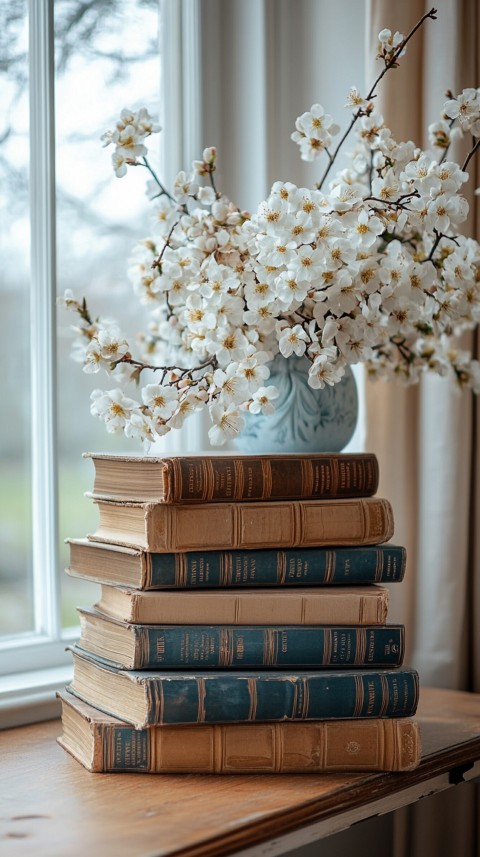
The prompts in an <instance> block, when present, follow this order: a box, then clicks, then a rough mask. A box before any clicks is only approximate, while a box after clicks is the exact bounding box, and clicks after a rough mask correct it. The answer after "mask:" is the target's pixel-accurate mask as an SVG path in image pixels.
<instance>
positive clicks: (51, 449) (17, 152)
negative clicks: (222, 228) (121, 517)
mask: <svg viewBox="0 0 480 857" xmlns="http://www.w3.org/2000/svg"><path fill="white" fill-rule="evenodd" d="M297 3H298V5H297ZM299 7H300V14H298V13H297V10H298V8H299ZM360 7H361V8H360ZM355 9H356V11H355V13H354V14H355V21H356V24H355V27H353V25H352V31H357V32H358V31H359V30H360V27H361V24H362V22H363V15H364V9H363V4H359V6H358V9H357V7H355ZM320 16H324V17H323V18H322V20H324V21H325V27H323V28H322V27H321V26H319V18H320ZM297 21H298V22H300V23H301V26H300V23H299V28H298V33H297V36H296V39H297V41H295V40H294V43H295V44H297V43H298V44H299V45H300V44H301V45H302V50H303V47H305V52H306V57H307V59H305V60H303V59H302V63H301V67H299V74H298V76H294V79H293V78H292V79H291V76H290V75H291V68H290V65H291V64H289V63H290V60H288V61H287V60H284V59H283V58H284V57H290V51H291V32H292V28H293V29H294V30H295V26H296V24H297ZM342 27H343V22H342V16H341V15H338V14H337V12H336V11H335V12H333V11H332V7H331V4H330V3H329V0H318V4H313V5H312V4H310V3H309V2H306V0H305V2H303V0H295V3H294V2H293V0H291V2H290V3H289V4H279V5H278V6H276V5H272V4H271V3H270V2H267V0H258V2H257V3H255V4H243V3H240V2H239V3H231V4H225V3H223V2H222V0H209V2H208V3H207V2H205V0H182V2H181V3H180V2H178V0H90V2H87V3H85V2H81V0H10V2H9V3H3V4H0V103H1V106H2V108H3V109H2V111H1V112H0V117H1V118H0V221H1V223H0V226H1V230H0V257H1V271H2V276H1V278H0V293H1V299H2V302H1V310H2V311H0V334H1V336H2V344H3V345H4V353H5V355H6V357H5V359H4V361H2V369H1V372H0V396H1V402H2V417H3V418H2V421H1V429H0V512H1V514H0V541H1V544H2V550H1V554H0V556H1V559H0V603H1V605H2V606H1V608H0V715H1V713H2V704H3V703H2V692H3V699H4V700H5V703H4V705H5V706H7V707H8V706H10V707H11V705H12V701H13V700H14V699H15V700H17V699H18V694H19V691H20V704H22V705H23V704H25V706H26V707H27V706H28V704H29V701H30V700H33V701H34V702H35V701H36V702H38V701H42V700H44V699H45V700H46V701H47V702H48V704H50V703H51V699H52V691H53V689H54V688H55V687H56V686H60V685H62V684H64V683H65V681H66V677H67V675H68V671H69V669H70V657H69V655H67V654H66V653H65V642H67V641H68V640H69V639H75V637H76V636H77V631H76V629H75V628H74V627H72V626H73V625H74V624H75V623H76V614H75V611H74V606H75V604H76V603H83V604H88V603H92V601H93V600H94V599H95V590H92V589H89V587H88V585H87V584H86V583H83V582H82V583H80V582H79V583H75V582H73V581H72V580H70V579H68V578H67V577H66V576H65V575H64V574H63V572H62V570H63V567H64V565H65V563H66V561H67V557H68V552H67V550H66V547H65V545H64V544H63V539H64V538H65V536H72V537H78V536H82V535H84V534H85V533H86V532H88V531H89V530H91V529H92V528H93V527H95V526H96V513H95V509H94V507H93V504H91V503H90V502H89V501H88V500H87V499H84V498H83V496H82V495H83V492H84V491H85V490H88V489H89V488H90V487H91V479H92V471H91V469H90V468H91V466H90V465H89V464H88V463H87V462H84V461H82V459H81V454H82V452H84V451H86V450H89V449H94V450H101V449H106V448H108V449H109V451H121V450H122V448H123V449H124V450H125V449H131V445H130V443H129V442H127V441H125V440H123V442H122V438H121V437H120V436H118V437H117V436H112V435H109V436H107V435H106V434H105V431H104V427H103V425H102V424H100V423H97V422H96V421H95V420H93V419H92V418H91V417H90V415H89V413H88V401H89V395H90V391H91V389H92V381H91V378H90V377H88V376H85V375H83V374H82V372H81V371H80V370H79V369H78V370H76V369H75V366H74V365H73V364H72V363H71V361H70V359H69V356H68V355H69V352H70V344H71V341H70V338H69V336H68V335H67V327H68V325H69V323H70V320H69V318H68V317H67V316H66V315H65V314H64V313H61V312H60V311H59V313H58V327H57V325H56V305H55V296H56V293H57V292H58V294H63V292H64V290H65V289H66V288H71V289H73V290H74V292H76V293H77V294H79V295H82V294H85V295H86V296H87V298H88V297H89V296H90V295H92V307H94V310H95V311H96V312H98V313H106V312H107V313H108V314H112V315H116V316H118V317H120V311H121V309H122V308H123V311H124V320H123V321H125V325H124V326H125V329H126V331H127V332H129V333H130V332H135V331H136V330H137V329H138V326H139V324H138V321H139V319H138V316H135V315H134V310H135V313H137V312H138V306H137V304H136V302H135V304H132V302H131V301H130V286H129V284H128V282H127V281H126V267H127V266H126V257H127V255H128V247H129V246H133V244H134V243H135V241H136V240H137V238H139V237H141V236H143V235H145V234H148V217H149V207H148V205H146V204H145V202H146V201H145V197H144V192H143V186H142V184H143V183H142V180H141V178H139V176H138V175H137V171H134V173H131V174H127V176H126V177H125V178H123V179H122V181H121V182H119V181H118V180H117V179H115V177H114V176H113V171H112V170H111V168H110V152H109V150H108V149H107V150H104V151H103V150H102V148H101V145H100V141H99V139H98V138H99V137H100V135H101V133H102V132H103V131H104V130H106V129H108V128H111V127H112V123H113V122H114V121H115V118H116V116H117V115H118V112H119V111H120V110H121V108H122V107H124V106H129V107H132V108H137V107H138V106H140V105H141V104H146V105H147V106H148V107H149V109H150V110H151V112H152V113H155V112H158V113H159V114H160V122H161V124H162V126H163V129H164V130H163V132H162V134H161V135H158V136H156V137H155V138H152V146H153V145H154V143H155V142H157V141H158V143H159V144H162V145H163V149H162V150H159V151H158V152H157V154H156V155H155V154H153V149H152V146H151V147H150V151H151V152H152V156H153V157H158V158H159V160H160V161H161V163H162V165H163V168H161V170H160V171H161V173H162V175H163V176H164V177H165V179H166V182H167V184H171V181H172V179H173V177H174V175H175V174H176V172H177V171H178V170H180V169H184V168H188V165H189V163H190V162H191V160H192V159H193V158H196V157H198V156H199V153H201V152H202V150H203V148H204V147H205V146H207V145H212V144H216V145H218V147H219V151H220V153H221V158H222V168H221V171H220V172H219V180H220V186H221V187H222V189H223V190H225V192H226V193H227V194H229V195H230V196H231V197H232V199H235V200H236V201H237V202H238V204H239V205H240V206H242V207H243V206H248V205H251V206H256V205H257V203H258V202H259V200H260V199H261V198H262V196H263V195H264V194H265V193H266V192H268V188H269V186H270V184H271V181H273V180H274V179H277V178H281V177H284V176H288V174H289V173H290V166H292V171H291V173H292V174H291V176H290V177H291V179H292V180H293V181H297V183H299V184H300V183H309V184H311V183H313V181H315V178H316V176H315V175H314V174H313V172H311V173H308V172H303V169H304V165H303V166H302V165H301V164H300V163H299V162H298V157H297V152H296V151H294V147H293V144H291V141H290V139H289V134H290V132H291V130H292V128H293V124H294V120H295V116H297V115H298V113H299V112H301V111H302V110H303V109H307V107H308V106H309V105H310V103H312V102H313V101H314V100H315V99H316V98H317V97H320V98H321V97H322V91H320V92H318V91H317V90H318V89H319V86H318V84H319V83H320V82H321V80H323V79H324V70H325V69H324V66H323V65H322V66H321V67H320V57H322V55H323V54H325V55H326V56H327V60H325V62H326V64H327V66H328V69H329V73H330V78H329V80H328V81H327V84H328V87H329V91H330V102H333V103H337V104H341V103H342V101H341V99H342V98H343V93H344V92H345V91H347V90H348V87H349V85H350V84H351V78H352V76H353V75H358V69H359V68H361V67H362V56H361V54H362V51H361V47H360V46H359V43H358V40H357V42H356V43H355V45H352V50H351V51H349V56H350V54H351V62H352V66H354V72H353V75H352V73H351V71H350V69H345V68H344V65H345V64H342V67H341V68H340V67H337V65H338V64H336V53H335V51H336V48H335V45H336V44H337V43H339V41H341V40H342V39H343V36H344V34H343V29H342ZM295 32H297V31H296V30H295ZM327 34H328V36H327ZM335 34H338V35H335ZM319 39H320V42H321V44H320V49H319V47H318V45H319V42H318V40H319ZM282 48H283V50H282ZM252 51H253V53H252ZM322 52H323V54H322ZM251 55H252V56H253V62H252V63H251V64H249V63H246V62H245V57H246V56H251ZM202 57H203V61H202ZM160 59H161V61H160ZM322 62H323V60H322ZM332 70H333V71H332ZM300 72H301V73H300ZM347 72H348V73H347ZM307 73H308V74H307ZM304 77H305V79H304ZM307 77H308V79H309V84H308V86H306V84H305V81H306V79H307ZM273 78H274V79H273ZM277 78H278V81H277ZM344 78H345V80H344ZM357 80H358V78H357ZM276 81H277V83H278V85H276ZM322 86H324V84H322ZM310 89H311V90H312V92H311V93H310V91H309V90H310ZM287 96H288V97H287ZM339 98H340V100H339ZM330 102H329V101H328V100H327V101H326V102H325V105H326V107H327V109H331V108H330ZM157 105H158V106H159V107H160V106H161V107H162V108H163V109H162V110H156V109H155V108H156V106H157ZM267 120H268V121H267ZM277 132H278V133H277ZM252 143H254V145H253V146H252ZM252 152H253V155H254V156H253V155H252ZM166 153H167V154H168V157H167V154H166ZM309 169H312V170H313V168H309ZM120 321H122V319H121V317H120ZM188 428H189V434H190V438H189V440H190V442H191V435H192V431H193V433H195V432H196V437H195V438H194V443H197V444H198V443H200V444H201V443H202V440H201V430H200V428H199V427H198V426H197V427H196V428H195V427H192V426H191V425H190V427H188ZM172 434H173V433H172ZM199 438H200V440H199ZM169 441H170V442H171V444H172V446H173V449H175V450H177V451H179V450H180V449H181V448H182V447H181V444H182V439H181V437H179V434H176V435H175V436H174V437H171V438H170V436H169ZM203 443H205V441H203ZM357 448H358V441H357ZM59 498H60V502H59ZM42 669H43V670H50V672H46V673H45V675H44V677H43V684H41V683H39V678H38V675H39V674H38V673H36V674H34V671H39V670H40V671H41V670H42ZM52 670H53V672H52ZM1 676H3V678H1ZM8 676H10V678H8ZM22 694H23V696H22ZM22 700H23V702H22ZM21 716H22V717H23V715H21ZM36 716H38V711H37V712H36ZM40 716H41V715H40ZM25 717H27V714H25ZM10 722H20V719H19V717H17V718H16V719H15V718H13V717H10Z"/></svg>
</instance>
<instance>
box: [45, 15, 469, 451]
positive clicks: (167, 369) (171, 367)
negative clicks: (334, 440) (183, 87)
mask: <svg viewBox="0 0 480 857" xmlns="http://www.w3.org/2000/svg"><path fill="white" fill-rule="evenodd" d="M435 16H436V10H435V9H431V10H430V12H428V13H426V14H425V15H424V16H423V17H422V18H421V19H420V20H419V22H418V23H417V24H416V26H415V27H414V28H413V30H412V31H411V32H410V33H409V34H408V36H407V37H404V36H402V35H401V34H400V33H395V34H394V35H392V33H391V31H390V30H382V32H381V33H380V34H379V56H380V58H381V59H383V61H384V66H385V67H384V68H383V70H382V72H381V73H380V74H379V76H378V78H377V80H376V81H375V83H374V84H373V86H372V88H371V89H370V92H369V93H368V96H367V99H363V98H362V97H361V95H360V94H359V92H358V90H357V89H356V88H355V87H352V89H351V90H350V92H349V94H348V106H349V107H352V106H353V107H354V108H355V109H354V113H353V116H352V119H351V121H350V126H349V128H348V129H347V131H346V132H345V133H344V135H343V136H342V138H341V140H340V142H339V144H338V145H337V146H336V148H333V143H332V141H333V137H334V136H336V135H337V134H339V133H340V129H339V128H338V126H336V125H335V123H334V122H333V119H332V117H331V116H328V115H327V114H326V113H325V111H324V109H323V107H322V106H321V105H320V104H314V105H313V106H312V107H311V109H310V111H308V112H307V113H304V114H302V116H300V117H298V119H297V121H296V123H295V124H296V130H295V132H294V133H293V135H292V137H293V139H294V140H295V141H296V142H297V143H298V144H299V146H300V150H301V155H302V157H303V158H305V159H307V160H313V159H314V158H316V157H319V156H321V155H322V154H323V152H326V155H327V159H328V165H327V168H326V170H325V172H324V176H323V178H322V181H321V182H320V184H319V185H317V186H316V187H314V188H299V187H296V186H295V185H294V184H293V183H291V182H288V181H287V182H280V181H276V182H274V184H273V186H272V188H271V192H270V194H269V196H268V198H267V199H266V200H264V201H263V202H262V203H261V204H260V205H259V207H258V210H257V211H256V212H255V213H254V214H253V215H250V214H248V213H247V212H241V211H240V210H239V208H238V207H237V206H236V205H235V204H234V203H233V202H231V201H230V200H229V199H228V198H227V197H226V196H225V195H223V194H222V193H220V192H219V191H218V190H217V188H216V185H215V180H214V172H215V169H216V158H217V152H216V149H215V148H214V147H209V148H206V149H205V150H204V151H203V153H202V157H201V158H200V159H199V160H198V161H194V162H193V164H192V168H191V170H190V171H189V172H184V171H181V172H180V173H178V175H177V177H176V178H175V181H174V184H173V188H172V189H171V191H167V190H166V189H165V188H164V186H163V184H162V183H161V181H160V180H159V178H158V176H156V174H155V172H154V171H153V170H152V169H151V168H150V165H149V163H148V160H147V157H146V154H147V150H146V146H145V141H146V140H147V138H148V137H149V136H150V135H151V134H152V133H156V132H157V131H158V130H159V128H158V126H157V125H155V123H154V122H153V121H152V119H151V117H150V116H149V114H148V111H146V110H145V109H142V110H139V111H138V112H132V111H129V110H124V111H122V113H121V116H120V119H119V121H118V122H117V124H116V128H115V130H114V131H112V132H107V134H106V135H104V142H106V144H107V145H108V144H113V145H114V148H115V150H114V154H113V156H112V161H113V167H114V171H115V173H116V175H117V176H119V177H121V176H123V175H124V174H125V172H126V171H127V168H128V167H129V166H136V165H141V166H144V167H146V168H147V169H148V170H149V171H150V174H151V175H152V177H153V179H154V180H155V182H156V185H157V186H158V187H159V188H160V190H161V193H160V194H158V195H157V196H156V198H155V200H154V205H155V223H156V226H155V229H154V233H153V237H152V238H148V239H145V240H143V241H141V242H139V244H138V246H137V247H136V248H135V250H134V252H133V255H132V259H131V263H130V268H129V276H130V278H131V280H132V284H133V290H134V293H135V295H136V297H137V298H138V299H139V300H140V302H141V303H143V304H145V305H147V306H148V307H149V308H150V309H151V310H152V312H151V316H150V324H149V327H148V332H147V333H146V334H144V335H143V337H142V340H141V342H142V344H143V350H144V354H143V356H142V355H140V358H138V359H137V358H136V357H134V356H133V354H132V349H131V348H130V345H129V342H128V340H127V339H126V338H125V337H124V336H123V334H122V333H121V331H120V328H119V327H118V326H117V325H116V324H115V323H114V322H112V321H111V320H105V319H98V318H97V319H95V320H94V317H93V316H92V314H91V313H90V311H89V309H88V307H87V304H86V301H85V300H83V301H77V300H76V299H75V298H74V296H73V295H72V294H71V292H67V293H66V294H65V296H64V298H63V299H62V302H63V303H64V305H65V306H66V307H67V308H68V309H70V310H73V311H74V312H75V313H76V316H77V324H76V326H75V327H74V330H75V333H76V340H75V343H74V357H75V359H77V360H78V361H79V362H80V363H81V364H82V365H83V369H84V371H85V372H88V373H92V374H96V373H99V372H100V371H102V370H103V371H104V372H105V373H106V374H107V376H108V377H109V379H110V383H109V387H111V389H107V390H100V389H97V390H94V391H93V393H92V396H91V412H92V414H94V415H95V416H97V417H99V418H100V419H101V420H103V421H104V422H105V425H106V428H107V431H109V432H114V431H121V432H124V433H125V434H126V435H127V436H128V437H134V438H138V439H140V440H141V441H142V442H143V444H144V446H145V449H148V447H149V445H150V444H151V443H153V442H155V441H156V440H157V439H158V438H159V437H160V436H162V435H163V434H165V433H166V432H168V431H170V430H171V429H173V428H180V426H181V425H182V424H183V422H184V420H185V419H186V418H187V417H188V416H189V415H190V414H191V413H193V412H195V411H196V410H199V409H201V408H203V409H205V408H206V409H207V410H208V413H209V416H210V419H211V422H212V426H211V428H210V430H209V438H210V441H211V443H213V444H221V443H223V442H224V441H225V440H227V439H229V438H232V437H235V436H236V435H237V434H238V433H239V432H240V431H242V429H243V427H244V425H245V421H246V419H248V414H257V413H262V414H269V413H271V412H272V411H273V410H274V409H275V401H276V399H277V397H278V390H277V389H276V387H275V386H274V385H273V384H269V383H268V379H269V377H270V366H271V364H272V361H273V360H274V358H277V357H278V359H282V358H286V359H288V358H290V357H303V358H305V361H304V363H305V374H306V376H307V380H308V384H309V386H310V387H312V388H313V389H323V388H324V387H325V386H326V385H330V386H332V385H335V384H337V383H338V382H339V381H340V380H341V379H342V377H343V375H344V374H345V370H346V368H347V367H348V366H349V365H350V364H355V363H358V362H361V363H364V364H365V365H366V367H367V373H368V376H369V377H370V378H373V379H375V378H385V379H388V380H394V379H395V380H400V381H402V382H404V383H415V382H416V381H418V380H419V378H420V377H421V375H422V373H423V372H426V371H429V372H435V373H437V374H439V375H449V376H450V377H452V378H453V379H455V381H456V383H457V384H458V386H459V387H469V388H471V389H472V390H474V391H475V392H480V365H479V363H478V361H476V360H474V359H473V358H472V355H471V353H470V352H467V351H460V350H458V349H457V347H456V344H455V341H454V338H453V334H454V333H455V335H457V334H460V333H462V332H463V331H464V330H469V329H472V328H474V327H475V326H477V325H478V323H479V321H480V245H479V244H478V242H477V241H475V240H473V239H472V238H468V237H465V236H464V235H462V234H460V230H461V224H463V223H464V222H465V220H466V217H467V213H468V205H467V202H466V200H465V198H464V197H463V196H462V194H461V188H462V185H463V184H464V183H465V182H466V181H467V180H468V173H467V172H466V170H467V167H468V166H469V164H470V161H471V159H472V157H473V155H474V154H476V153H477V152H478V150H479V148H480V89H473V88H470V89H465V90H464V91H463V92H462V93H460V94H459V95H457V96H455V97H454V96H453V95H452V93H450V92H449V93H447V98H448V100H447V101H446V103H445V104H444V105H443V110H442V113H441V119H440V121H439V122H438V123H436V124H435V125H433V126H430V129H429V131H430V138H431V140H432V143H433V146H434V148H435V150H436V151H437V153H438V151H439V150H442V157H441V158H440V157H438V156H437V157H435V155H434V153H431V152H425V151H422V150H421V149H419V148H417V147H416V146H415V144H414V143H413V142H407V143H398V142H396V141H395V140H394V139H393V137H392V134H391V131H390V129H388V128H387V127H386V126H385V124H384V121H383V119H382V117H381V116H379V115H378V114H376V113H375V111H374V107H373V103H372V99H373V98H374V97H375V93H376V89H377V86H378V85H379V83H380V81H381V80H382V78H383V76H384V75H385V74H386V72H387V71H388V70H389V69H390V68H394V67H396V66H397V65H398V60H399V59H400V57H401V56H402V54H403V52H404V51H405V47H406V45H407V43H408V42H409V41H410V39H411V38H412V37H413V35H414V33H416V32H417V31H418V30H419V28H420V27H421V26H422V24H423V23H424V21H425V20H426V19H427V18H432V19H435ZM447 120H448V121H447ZM355 125H356V126H357V127H356V135H355V136H356V145H355V148H354V150H353V152H352V157H351V163H350V166H349V167H348V168H347V169H345V170H343V171H341V172H339V173H337V174H336V175H334V177H333V179H332V180H331V182H330V187H329V190H328V191H324V190H321V189H320V188H321V187H322V185H323V184H324V183H325V179H326V177H327V175H328V174H329V172H330V170H331V168H332V166H333V164H334V162H335V159H336V157H337V154H338V152H339V150H340V148H341V146H342V145H343V143H344V141H345V140H346V138H347V136H348V134H349V133H350V132H351V131H352V130H353V128H354V126H355ZM466 133H471V135H472V137H473V144H472V148H471V151H470V152H469V154H468V155H467V157H466V159H465V161H464V163H463V165H462V166H461V167H460V166H459V165H458V164H457V163H455V162H453V161H449V160H447V158H446V154H447V151H448V147H449V145H450V141H451V140H452V139H454V138H455V136H462V135H463V134H466ZM148 373H151V376H150V378H151V379H153V380H151V382H150V383H149V382H148V381H147V380H146V379H147V378H148V377H149V376H148ZM134 384H136V387H135V388H134V390H135V392H134V393H132V395H131V396H130V395H127V390H128V388H129V385H130V387H132V386H133V385H134Z"/></svg>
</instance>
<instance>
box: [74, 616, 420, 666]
mask: <svg viewBox="0 0 480 857" xmlns="http://www.w3.org/2000/svg"><path fill="white" fill-rule="evenodd" d="M78 613H79V616H80V628H81V635H80V640H79V641H78V645H79V647H80V648H81V649H84V650H86V651H87V652H90V653H91V654H93V655H97V656H98V657H100V658H102V659H103V660H105V661H109V662H110V663H111V664H112V665H113V666H116V667H120V668H122V669H135V670H142V669H158V668H162V669H184V668H188V667H191V668H193V667H199V668H200V669H202V670H204V669H222V668H223V669H255V668H256V667H277V668H279V669H291V668H296V669H309V668H313V669H320V668H322V667H335V668H337V667H344V666H345V667H348V666H350V667H352V666H360V667H369V668H371V667H377V668H378V667H394V666H399V665H400V664H401V663H402V660H403V655H404V650H405V639H404V626H403V625H380V626H375V625H373V626H372V625H370V626H364V627H360V626H358V625H354V626H348V625H341V626H334V625H323V626H311V625H285V626H282V625H268V626H266V627H259V626H257V627H256V626H254V625H238V626H235V625H223V626H222V625H205V624H202V625H136V624H132V623H130V622H120V621H118V620H116V619H111V618H110V617H108V616H104V615H102V614H101V613H99V612H98V611H96V610H91V609H82V608H78Z"/></svg>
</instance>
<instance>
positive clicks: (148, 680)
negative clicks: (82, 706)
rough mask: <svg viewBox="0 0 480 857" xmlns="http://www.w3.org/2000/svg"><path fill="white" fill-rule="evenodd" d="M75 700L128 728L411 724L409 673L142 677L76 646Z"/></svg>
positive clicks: (413, 677)
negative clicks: (394, 720) (366, 721)
mask: <svg viewBox="0 0 480 857" xmlns="http://www.w3.org/2000/svg"><path fill="white" fill-rule="evenodd" d="M71 651H72V653H73V660H74V674H73V681H72V684H71V685H70V687H69V690H71V691H72V692H73V693H74V694H75V695H76V696H78V697H79V698H80V699H83V700H84V702H88V703H89V704H90V705H93V706H94V707H96V708H99V709H100V710H102V711H105V712H106V713H108V714H112V715H113V716H114V717H118V718H119V719H120V720H124V721H126V722H127V723H131V724H132V725H133V726H135V728H136V729H144V728H145V727H147V726H153V725H159V724H163V723H178V724H182V723H184V724H189V723H243V722H257V721H259V722H280V721H284V720H331V719H339V720H343V719H346V718H364V717H410V716H411V715H413V714H414V713H415V711H416V708H417V702H418V686H419V685H418V674H417V673H416V671H415V670H412V669H403V668H400V669H396V670H343V671H342V670H337V671H334V672H333V671H330V670H326V671H320V670H318V671H308V672H304V671H298V672H292V671H291V670H283V671H275V672H267V671H265V670H256V671H252V670H248V671H242V672H228V671H227V672H195V673H192V672H187V671H185V672H161V671H159V670H157V671H153V672H139V671H127V670H119V669H116V668H114V667H112V666H110V665H109V664H107V663H105V662H104V661H102V660H101V659H100V658H96V657H94V656H93V655H89V654H87V653H86V652H84V651H82V650H81V649H79V648H78V647H76V646H73V647H71Z"/></svg>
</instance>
